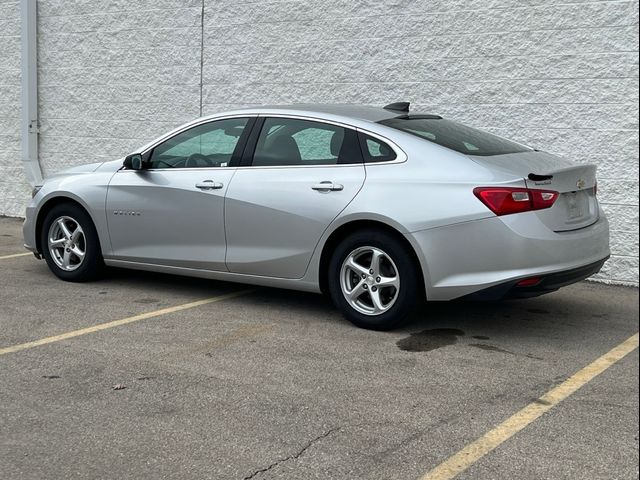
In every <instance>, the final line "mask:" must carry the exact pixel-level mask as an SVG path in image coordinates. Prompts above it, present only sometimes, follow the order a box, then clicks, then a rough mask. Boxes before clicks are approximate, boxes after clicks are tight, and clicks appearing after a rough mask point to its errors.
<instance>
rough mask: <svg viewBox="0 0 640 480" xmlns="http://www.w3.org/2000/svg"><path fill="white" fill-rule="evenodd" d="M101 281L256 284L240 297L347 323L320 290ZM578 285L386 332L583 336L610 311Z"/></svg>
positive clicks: (445, 311)
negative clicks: (541, 332)
mask: <svg viewBox="0 0 640 480" xmlns="http://www.w3.org/2000/svg"><path fill="white" fill-rule="evenodd" d="M102 281H103V282H105V283H116V284H119V285H125V286H131V288H132V289H135V287H136V285H140V283H144V284H146V285H147V286H149V285H153V289H154V290H156V291H157V294H158V295H162V291H163V290H166V291H167V292H176V291H181V292H189V293H192V294H193V293H197V294H201V295H203V296H206V295H211V294H212V292H221V293H222V292H228V291H234V290H241V289H246V288H255V293H253V294H252V295H251V296H249V297H245V301H251V302H255V303H257V304H269V305H277V306H278V307H279V308H283V309H285V310H286V311H287V316H288V317H289V318H295V319H297V321H304V322H312V323H314V322H317V323H320V322H322V323H323V324H335V325H344V326H350V324H349V322H348V321H347V320H346V319H344V317H342V315H341V314H340V312H339V311H338V310H337V309H336V308H335V307H334V305H333V303H332V302H331V300H330V299H329V298H328V297H327V296H325V295H320V294H314V293H307V292H300V291H295V290H285V289H278V288H269V287H252V286H250V285H246V284H240V283H232V282H223V281H217V280H209V279H202V278H194V277H183V276H178V275H169V274H162V273H154V272H145V271H139V270H126V269H116V268H111V269H108V271H107V274H106V277H105V278H104V280H102ZM577 285H578V286H569V287H566V288H564V289H562V290H560V291H559V292H555V293H551V294H548V295H545V296H542V297H536V298H531V299H520V300H505V301H493V302H477V301H450V302H422V303H420V304H419V305H418V306H417V308H416V309H415V311H414V312H413V313H412V314H411V316H410V317H409V319H408V320H407V322H406V323H405V324H404V325H403V326H402V327H401V328H399V329H396V330H394V331H392V332H388V333H387V334H388V335H398V334H401V335H402V334H404V335H407V334H411V333H416V332H420V331H426V330H430V331H431V330H433V331H436V333H437V332H438V331H440V332H442V333H443V334H450V333H451V332H453V331H458V332H461V335H465V334H466V335H469V334H472V335H475V336H476V337H479V339H480V340H482V339H483V338H484V337H487V338H489V337H491V336H494V335H502V336H504V335H509V336H516V337H517V336H519V335H523V336H530V335H535V334H536V331H539V330H549V329H551V328H553V329H555V332H556V334H557V335H561V336H562V335H571V334H575V333H577V331H578V330H580V331H581V334H585V333H586V332H584V329H585V328H590V327H589V326H590V325H592V326H593V325H594V322H593V321H592V322H585V319H586V318H591V319H592V320H593V319H596V320H598V322H596V323H602V321H604V320H605V319H606V318H607V317H608V316H609V315H610V313H611V312H610V309H608V308H607V306H606V305H602V306H601V307H595V308H594V306H593V304H592V303H590V302H587V301H586V298H587V297H586V296H585V292H584V290H585V286H587V287H586V288H602V287H601V286H595V284H585V283H580V284H577ZM593 328H594V330H595V327H593ZM448 331H449V332H448ZM594 333H595V332H594ZM381 335H385V333H381Z"/></svg>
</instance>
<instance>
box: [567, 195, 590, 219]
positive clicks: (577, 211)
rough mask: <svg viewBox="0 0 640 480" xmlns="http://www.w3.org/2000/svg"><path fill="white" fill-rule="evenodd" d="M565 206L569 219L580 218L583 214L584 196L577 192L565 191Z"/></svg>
mask: <svg viewBox="0 0 640 480" xmlns="http://www.w3.org/2000/svg"><path fill="white" fill-rule="evenodd" d="M565 195H566V196H567V197H566V198H567V207H568V210H569V219H571V220H573V219H575V218H580V217H582V216H583V215H584V206H585V205H584V198H583V195H580V194H578V193H567V194H565Z"/></svg>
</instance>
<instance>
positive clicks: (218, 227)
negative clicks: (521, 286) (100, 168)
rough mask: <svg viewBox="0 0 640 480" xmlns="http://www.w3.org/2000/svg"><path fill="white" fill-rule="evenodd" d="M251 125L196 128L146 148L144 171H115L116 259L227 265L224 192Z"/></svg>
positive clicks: (243, 121) (235, 122)
mask: <svg viewBox="0 0 640 480" xmlns="http://www.w3.org/2000/svg"><path fill="white" fill-rule="evenodd" d="M248 122H249V119H248V118H230V119H224V120H216V121H212V122H208V123H205V124H201V125H198V126H196V127H193V128H190V129H188V130H185V131H183V132H180V133H178V134H177V135H175V136H174V137H172V138H170V139H168V140H166V141H164V142H163V143H161V144H159V145H157V146H155V147H154V148H153V150H151V151H149V152H147V153H146V154H145V155H144V158H146V162H145V167H146V168H145V169H143V170H125V169H123V170H120V171H119V172H117V173H116V175H114V176H113V178H112V180H111V183H110V184H109V190H108V192H107V205H106V207H107V208H106V211H107V218H108V226H109V235H110V238H111V246H112V250H113V257H114V258H116V259H119V260H128V261H135V262H143V263H151V264H157V265H169V266H178V267H188V268H198V269H207V270H221V271H224V270H226V267H225V250H226V241H225V233H224V197H225V193H226V192H227V189H228V187H229V183H230V181H231V179H232V177H233V175H234V173H235V167H234V166H232V162H233V160H234V158H236V157H238V158H239V155H240V154H241V152H242V146H243V143H244V137H245V136H246V133H248V127H247V124H248ZM245 130H247V131H245ZM243 134H244V135H243Z"/></svg>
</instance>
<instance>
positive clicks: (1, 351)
mask: <svg viewBox="0 0 640 480" xmlns="http://www.w3.org/2000/svg"><path fill="white" fill-rule="evenodd" d="M253 291H254V290H241V291H239V292H233V293H227V294H225V295H219V296H217V297H211V298H205V299H204V300H198V301H196V302H189V303H183V304H182V305H176V306H174V307H167V308H162V309H160V310H154V311H153V312H147V313H141V314H139V315H134V316H133V317H127V318H122V319H120V320H114V321H112V322H106V323H100V324H98V325H94V326H92V327H87V328H81V329H79V330H73V331H71V332H66V333H61V334H60V335H54V336H53V337H46V338H41V339H40V340H34V341H33V342H27V343H21V344H19V345H12V346H10V347H4V348H0V355H5V354H7V353H15V352H19V351H21V350H27V349H29V348H34V347H39V346H40V345H47V344H49V343H55V342H60V341H62V340H68V339H70V338H74V337H79V336H81V335H86V334H88V333H94V332H99V331H101V330H107V329H109V328H113V327H119V326H121V325H126V324H128V323H133V322H138V321H140V320H146V319H148V318H154V317H159V316H161V315H168V314H170V313H175V312H180V311H182V310H187V309H189V308H194V307H200V306H202V305H208V304H209V303H215V302H220V301H222V300H228V299H230V298H235V297H239V296H241V295H247V294H249V293H251V292H253Z"/></svg>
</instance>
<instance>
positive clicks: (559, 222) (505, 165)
mask: <svg viewBox="0 0 640 480" xmlns="http://www.w3.org/2000/svg"><path fill="white" fill-rule="evenodd" d="M472 158H473V159H474V160H475V161H477V162H478V163H482V164H485V165H490V166H491V167H492V168H499V169H501V170H504V171H508V172H510V173H514V174H516V175H518V176H522V177H523V178H524V179H525V181H526V184H527V187H528V188H531V189H538V190H552V191H555V192H559V193H560V196H559V197H558V200H556V202H555V203H554V204H553V206H552V207H551V208H549V209H545V210H539V211H537V212H536V214H537V215H538V218H540V220H542V222H543V223H544V224H545V225H547V226H548V227H549V228H550V229H551V230H553V231H555V232H563V231H569V230H577V229H579V228H584V227H588V226H589V225H592V224H593V223H595V222H596V221H597V220H598V216H599V207H598V202H597V200H596V167H595V165H576V164H574V163H571V162H569V161H567V160H564V159H561V158H558V157H556V156H555V155H551V154H549V153H545V152H539V151H528V152H520V153H512V154H507V155H495V156H486V157H481V156H476V157H472Z"/></svg>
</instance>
